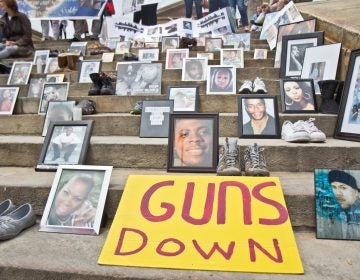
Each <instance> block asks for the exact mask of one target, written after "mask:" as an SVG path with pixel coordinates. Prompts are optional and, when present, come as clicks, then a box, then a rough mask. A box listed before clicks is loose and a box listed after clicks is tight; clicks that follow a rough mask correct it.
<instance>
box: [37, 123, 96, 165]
mask: <svg viewBox="0 0 360 280" xmlns="http://www.w3.org/2000/svg"><path fill="white" fill-rule="evenodd" d="M93 123H94V121H93V120H86V121H65V122H64V121H63V122H51V123H50V126H49V129H48V132H47V134H46V137H45V140H44V144H43V147H42V149H41V153H40V158H39V160H38V163H37V166H36V168H35V169H36V170H37V171H40V170H46V171H50V170H53V171H55V170H56V169H57V167H58V166H59V165H60V164H85V160H86V155H87V150H88V146H89V143H90V136H91V131H92V127H93Z"/></svg>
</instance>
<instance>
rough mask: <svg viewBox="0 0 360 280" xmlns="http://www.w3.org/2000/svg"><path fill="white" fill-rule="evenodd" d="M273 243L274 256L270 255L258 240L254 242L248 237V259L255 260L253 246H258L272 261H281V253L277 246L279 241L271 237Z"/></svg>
mask: <svg viewBox="0 0 360 280" xmlns="http://www.w3.org/2000/svg"><path fill="white" fill-rule="evenodd" d="M273 244H274V248H275V252H276V257H274V256H273V255H271V254H270V253H269V252H268V251H266V250H265V249H264V248H263V247H262V246H261V245H260V244H259V243H258V242H256V241H255V240H254V239H251V238H250V239H249V250H250V260H251V261H252V262H256V254H255V247H256V248H258V249H259V250H260V251H261V252H263V253H264V255H266V256H267V257H268V258H269V259H271V260H272V261H274V262H277V263H281V262H283V258H282V255H281V250H280V247H279V242H278V240H277V239H273Z"/></svg>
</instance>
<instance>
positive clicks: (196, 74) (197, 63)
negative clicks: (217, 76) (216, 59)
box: [181, 57, 208, 81]
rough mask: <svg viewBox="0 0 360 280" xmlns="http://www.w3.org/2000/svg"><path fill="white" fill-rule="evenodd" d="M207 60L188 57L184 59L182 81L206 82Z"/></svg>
mask: <svg viewBox="0 0 360 280" xmlns="http://www.w3.org/2000/svg"><path fill="white" fill-rule="evenodd" d="M207 66H208V59H207V58H194V57H188V58H185V59H184V64H183V68H182V75H181V79H182V80H183V81H204V80H206V74H207V73H206V69H207Z"/></svg>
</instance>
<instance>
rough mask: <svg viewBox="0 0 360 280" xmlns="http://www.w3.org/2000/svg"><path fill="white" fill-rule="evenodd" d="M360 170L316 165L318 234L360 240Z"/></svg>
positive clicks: (330, 237) (321, 236) (322, 237)
mask: <svg viewBox="0 0 360 280" xmlns="http://www.w3.org/2000/svg"><path fill="white" fill-rule="evenodd" d="M359 182H360V170H348V169H315V171H314V185H315V200H316V203H315V206H316V238H320V239H341V240H360V215H359V213H360V186H359Z"/></svg>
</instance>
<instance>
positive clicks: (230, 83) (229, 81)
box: [206, 65, 236, 94]
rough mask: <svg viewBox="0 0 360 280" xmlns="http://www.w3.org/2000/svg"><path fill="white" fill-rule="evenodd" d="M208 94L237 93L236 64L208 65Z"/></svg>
mask: <svg viewBox="0 0 360 280" xmlns="http://www.w3.org/2000/svg"><path fill="white" fill-rule="evenodd" d="M206 93H207V94H221V93H226V94H236V68H235V66H213V65H210V66H208V71H207V84H206Z"/></svg>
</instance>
